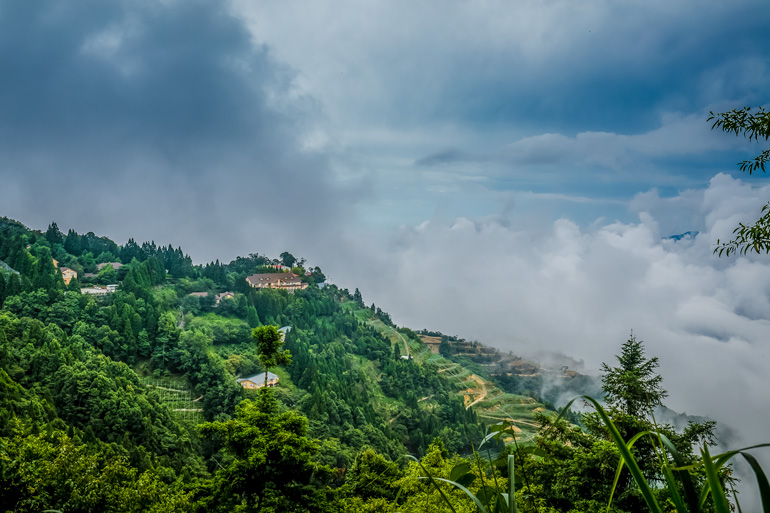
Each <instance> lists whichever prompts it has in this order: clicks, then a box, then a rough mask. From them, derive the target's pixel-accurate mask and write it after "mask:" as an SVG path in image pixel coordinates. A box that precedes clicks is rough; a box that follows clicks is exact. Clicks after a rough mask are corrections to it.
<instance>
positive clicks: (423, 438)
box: [0, 219, 613, 511]
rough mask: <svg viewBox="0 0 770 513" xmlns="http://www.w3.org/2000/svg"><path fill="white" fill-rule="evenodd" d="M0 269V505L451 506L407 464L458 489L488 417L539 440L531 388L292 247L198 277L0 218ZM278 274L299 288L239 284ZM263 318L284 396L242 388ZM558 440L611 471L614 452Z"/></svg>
mask: <svg viewBox="0 0 770 513" xmlns="http://www.w3.org/2000/svg"><path fill="white" fill-rule="evenodd" d="M0 260H2V261H4V262H5V263H6V264H8V266H9V267H10V269H11V270H8V269H6V268H5V267H3V268H2V269H0V308H1V309H0V492H2V493H1V495H2V499H0V502H1V504H0V506H1V507H2V508H3V509H4V510H13V511H40V510H43V509H50V508H56V509H60V510H62V511H183V510H190V511H232V510H243V511H251V510H255V511H256V510H264V511H288V510H296V511H307V510H314V511H362V510H364V509H367V508H368V510H370V511H382V510H388V509H392V508H396V507H397V508H398V509H399V510H401V511H413V510H418V511H419V510H424V508H425V507H426V505H428V504H431V505H432V507H434V508H436V509H437V510H441V508H443V507H444V506H442V505H441V503H440V501H437V500H436V497H435V493H433V491H432V490H430V489H429V488H427V487H426V486H424V485H423V484H420V483H419V480H416V481H415V478H416V477H417V474H418V473H419V472H420V470H419V468H418V467H416V466H414V465H411V464H410V465H408V466H404V461H405V460H403V458H402V457H403V455H405V454H408V453H411V454H415V455H417V456H424V459H423V463H424V464H425V465H426V466H427V467H428V468H432V469H433V470H435V471H436V472H439V473H442V472H443V473H447V477H448V472H449V469H450V468H451V467H452V466H453V464H454V463H453V462H456V461H457V458H458V456H456V454H457V453H460V454H468V453H469V452H470V451H471V450H472V448H473V447H474V446H478V444H479V442H480V441H481V439H482V437H483V435H484V430H485V427H484V424H490V423H493V422H497V421H500V420H505V419H513V420H517V421H519V423H520V424H519V426H520V427H519V428H517V429H519V430H520V432H521V431H522V430H523V431H524V434H526V435H527V436H526V437H522V441H529V442H534V441H535V439H536V436H537V432H538V429H539V427H541V426H543V425H547V424H548V422H549V420H548V418H547V417H545V416H543V415H542V414H541V412H542V411H543V410H544V408H543V407H542V405H540V404H539V403H538V402H537V400H535V399H533V398H532V397H526V396H523V395H518V394H516V393H510V392H522V391H525V390H526V388H527V387H526V386H523V385H522V382H518V381H515V380H512V379H513V378H511V379H508V380H507V381H506V380H505V379H502V380H495V378H493V376H492V374H491V373H490V372H489V371H488V370H486V369H484V368H482V367H474V366H473V362H467V361H464V360H462V359H458V358H453V359H450V358H452V356H451V355H450V356H449V357H445V356H444V355H442V354H435V353H432V352H431V351H430V350H429V349H428V347H427V346H426V345H425V344H424V343H423V341H422V340H421V339H420V337H419V336H418V335H417V334H416V333H414V332H412V331H411V330H409V329H406V328H398V327H396V326H395V325H393V323H392V321H391V320H390V317H389V316H388V315H387V313H385V312H383V311H382V310H380V309H378V308H376V307H375V306H374V305H371V307H367V306H365V305H364V303H363V299H362V297H361V294H360V292H359V291H358V290H356V292H355V293H353V294H351V293H349V291H347V290H344V289H339V288H337V287H336V286H334V285H333V284H325V283H324V275H323V272H322V271H321V269H319V268H317V267H315V268H309V267H308V268H307V269H306V268H305V264H306V262H305V261H304V260H302V259H299V260H298V259H296V258H295V257H294V256H293V255H291V254H289V253H283V254H282V255H281V258H280V259H270V258H267V257H265V256H261V255H259V254H251V255H249V256H248V257H238V258H236V259H235V260H234V261H232V262H230V263H229V264H221V263H220V262H218V261H217V262H212V263H209V264H207V265H204V266H196V265H193V263H192V260H191V259H190V257H189V256H188V255H186V254H185V253H184V252H183V251H182V250H181V248H176V249H174V248H173V247H172V246H170V245H169V246H166V247H163V246H157V245H156V244H155V243H154V242H149V243H148V242H145V243H143V244H141V245H140V244H137V243H136V242H135V241H134V240H133V239H130V240H129V241H128V243H126V244H125V245H123V246H120V245H118V244H116V243H114V242H113V241H111V240H109V239H108V238H105V237H98V236H96V235H94V234H93V233H90V232H89V233H88V234H85V235H81V234H78V233H76V232H74V231H72V230H70V231H69V232H68V233H67V234H66V235H65V234H63V233H61V232H60V231H59V229H58V227H57V226H56V224H55V223H52V225H51V226H49V228H48V230H47V231H46V232H37V231H34V230H29V229H27V228H26V227H24V226H23V225H21V224H20V223H18V222H15V221H12V220H8V219H0ZM100 264H106V265H100ZM276 267H278V268H287V269H286V270H288V269H290V270H291V272H294V273H296V274H297V275H299V276H301V279H302V281H303V282H304V283H305V284H307V288H305V289H301V290H295V291H293V292H292V293H290V292H288V291H287V290H280V289H269V288H265V289H259V290H258V289H254V288H252V287H251V286H249V284H248V283H247V281H246V277H247V276H248V275H251V274H252V273H261V272H265V273H268V272H275V271H276V270H277V269H276ZM64 268H66V269H69V270H71V271H72V272H74V273H76V274H77V276H76V277H72V278H71V279H69V280H68V281H69V283H67V284H65V278H64V275H63V270H64ZM14 271H15V272H14ZM118 283H119V286H118V287H117V290H115V291H114V292H112V291H110V292H109V293H108V292H107V289H106V288H105V289H93V288H90V287H88V286H87V285H89V284H92V285H93V284H101V285H105V286H106V285H110V284H118ZM319 285H320V286H319ZM96 292H98V294H97V293H96ZM226 292H230V293H231V294H225V293H226ZM263 325H273V326H276V327H278V326H287V327H290V328H291V329H289V330H286V334H285V343H284V348H285V349H287V350H288V351H289V352H290V353H291V362H290V363H289V364H288V365H286V366H284V367H281V368H278V367H274V368H271V369H269V370H270V371H271V372H274V373H276V374H277V375H278V377H279V383H278V386H277V387H275V388H274V389H271V390H269V391H267V390H264V389H263V390H247V389H244V388H243V387H242V386H241V385H240V384H239V383H238V382H237V381H236V378H239V377H240V378H244V377H249V376H252V375H255V374H258V373H260V372H262V371H264V370H266V369H265V368H264V366H263V365H261V364H260V355H259V354H258V351H257V347H256V345H255V343H254V340H253V339H252V337H251V331H252V329H253V328H257V327H259V326H263ZM475 385H478V387H477V388H474V386H475ZM479 389H480V390H479ZM471 405H472V406H471ZM563 429H566V428H563ZM562 436H563V437H564V438H563V440H564V441H566V443H567V444H568V445H567V446H565V447H569V448H570V449H569V451H572V452H575V451H579V450H583V449H581V447H583V445H584V444H586V443H587V445H585V447H586V448H590V451H593V452H596V451H599V453H597V454H595V455H594V456H592V457H595V458H598V459H597V460H596V463H597V464H599V467H597V472H601V473H608V475H609V474H611V468H610V467H611V465H606V464H605V463H600V462H602V461H603V459H602V458H604V459H609V460H612V458H613V455H612V451H611V450H610V449H609V448H607V447H601V446H595V445H594V444H595V442H594V441H590V442H586V441H584V440H582V439H581V438H580V437H579V436H577V435H575V434H571V432H570V431H569V429H566V430H565V431H562ZM538 443H540V442H538ZM551 443H554V442H551ZM565 447H562V449H560V450H562V451H563V450H566V449H565ZM600 447H601V448H600ZM501 448H502V446H501V445H498V446H495V452H497V450H499V449H501ZM586 450H588V449H586ZM593 452H592V454H593ZM598 454H601V457H599V455H598ZM394 462H398V464H396V463H394ZM532 464H533V465H536V462H533V463H532ZM565 464H566V463H565ZM493 472H494V471H493ZM497 472H500V473H501V474H500V477H501V479H502V478H505V477H506V475H504V471H503V470H499V471H497ZM554 472H555V471H554V470H553V468H552V469H551V470H549V471H545V474H544V475H549V476H552V474H554ZM413 481H414V482H413ZM605 488H606V486H605ZM399 490H401V492H400V491H399ZM402 492H403V495H402ZM605 492H606V490H604V489H603V491H602V492H601V493H605ZM529 493H535V488H531V490H530V492H529ZM578 499H579V497H578V498H575V497H572V498H571V499H569V500H567V499H563V498H562V499H559V500H560V501H561V502H562V503H564V504H567V503H568V502H569V501H572V502H569V503H574V502H575V501H576V500H578ZM452 500H453V501H455V502H457V504H456V505H455V506H456V507H461V505H462V504H464V503H463V502H462V501H461V498H460V497H454V498H453V499H452ZM580 500H583V499H580ZM565 501H566V502H565ZM564 504H563V505H564ZM462 507H464V506H462ZM565 507H566V506H565ZM421 508H422V509H421ZM549 511H551V510H549ZM553 511H561V509H553ZM564 511H567V510H566V509H565V510H564Z"/></svg>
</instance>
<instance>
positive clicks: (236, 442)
mask: <svg viewBox="0 0 770 513" xmlns="http://www.w3.org/2000/svg"><path fill="white" fill-rule="evenodd" d="M265 390H266V393H264V394H260V396H259V397H258V399H257V401H256V402H255V401H243V402H242V403H241V404H240V405H239V406H238V408H237V416H236V418H235V419H233V420H229V421H226V422H213V423H209V424H204V425H202V426H201V428H200V430H201V432H202V433H203V434H204V435H208V436H210V437H214V438H216V439H218V440H219V441H220V442H221V443H222V445H223V446H224V448H225V450H226V451H227V452H228V453H229V454H230V455H231V456H232V458H230V459H229V463H227V464H226V465H227V466H222V465H221V464H220V465H219V467H220V468H219V470H218V471H217V473H216V476H215V478H214V487H215V491H214V497H213V498H212V499H213V502H214V503H213V504H207V506H208V507H209V510H211V509H214V507H216V506H219V508H217V511H232V510H234V509H235V510H238V511H298V510H305V511H307V507H306V505H307V504H308V502H309V501H308V499H309V497H308V496H309V495H310V494H311V493H312V489H311V488H309V487H308V486H307V485H308V484H309V483H310V479H311V477H312V476H313V473H314V467H318V466H317V465H313V463H312V456H313V454H315V452H316V451H317V450H318V443H317V441H315V440H311V439H309V438H308V437H307V436H306V435H307V426H308V422H307V419H306V418H305V417H303V416H302V415H300V414H299V413H297V412H296V411H294V410H289V411H286V412H283V413H280V411H279V408H278V403H277V401H276V399H275V398H274V397H273V395H272V393H271V392H272V390H269V389H265ZM242 505H245V506H246V509H240V508H238V506H242ZM222 506H224V507H222Z"/></svg>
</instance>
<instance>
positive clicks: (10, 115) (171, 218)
mask: <svg viewBox="0 0 770 513" xmlns="http://www.w3.org/2000/svg"><path fill="white" fill-rule="evenodd" d="M0 76H2V77H3V79H2V80H0V166H1V167H0V179H2V181H3V183H4V187H3V188H2V190H0V204H2V205H3V215H9V216H14V217H17V218H20V219H21V220H22V221H25V222H27V223H28V224H30V225H32V226H35V227H43V228H44V227H45V225H46V224H47V223H48V222H50V221H51V220H56V221H58V223H59V225H60V226H63V227H74V228H76V229H78V230H80V231H88V230H95V231H102V232H104V233H107V234H109V235H112V236H114V237H116V239H117V240H118V242H124V241H125V238H127V237H129V236H134V237H137V238H140V239H145V238H146V239H149V238H156V239H159V240H158V242H162V243H165V242H167V241H168V242H174V243H175V244H182V245H183V246H184V247H185V249H187V250H188V251H191V252H192V253H193V255H194V256H197V257H199V258H214V257H225V256H227V257H232V256H235V252H240V253H247V252H249V251H257V250H259V251H262V252H267V251H277V250H278V248H282V247H288V246H287V245H290V244H292V243H293V242H295V241H296V240H307V239H308V238H312V234H313V233H315V230H314V228H317V227H318V226H322V225H323V224H324V223H329V222H332V220H333V219H334V218H335V216H336V213H337V210H338V207H337V206H336V205H338V204H343V203H345V202H343V201H340V199H341V198H340V196H339V194H340V192H339V191H338V190H337V189H336V188H335V187H334V186H333V185H331V181H332V180H331V176H330V171H329V167H328V165H327V162H326V159H325V158H324V156H323V155H321V154H319V153H314V152H312V151H306V150H305V149H303V148H304V143H303V138H304V137H306V135H307V134H308V133H310V132H311V131H312V129H313V123H314V121H315V119H316V117H317V116H316V110H317V108H316V105H315V103H314V101H313V100H312V99H310V98H307V97H302V96H300V95H295V94H293V92H292V81H293V79H294V75H293V72H292V71H291V70H290V69H289V68H288V67H286V66H283V65H282V64H280V63H278V62H276V61H275V60H274V59H273V58H272V57H271V55H270V51H269V49H268V48H267V47H265V46H255V45H254V44H252V41H251V36H250V34H249V32H248V31H247V30H246V29H245V28H244V27H243V25H242V23H241V22H240V21H239V20H238V19H237V18H235V17H233V16H231V15H230V14H229V13H228V12H227V11H226V10H225V9H224V8H223V7H222V5H221V4H220V3H216V2H203V1H184V2H175V1H171V2H150V1H136V2H135V1H131V2H97V1H81V2H72V3H68V4H67V5H66V8H65V7H64V6H63V5H62V4H61V3H59V2H53V1H50V2H25V1H11V2H5V3H3V4H2V7H0ZM300 207H301V208H300ZM246 227H248V229H247V228H246ZM290 228H291V229H290ZM266 239H267V240H269V241H270V242H269V243H265V240H266ZM257 240H259V241H261V244H257V242H256V241H257ZM281 244H283V246H281ZM223 252H224V253H226V255H223V254H222V253H223Z"/></svg>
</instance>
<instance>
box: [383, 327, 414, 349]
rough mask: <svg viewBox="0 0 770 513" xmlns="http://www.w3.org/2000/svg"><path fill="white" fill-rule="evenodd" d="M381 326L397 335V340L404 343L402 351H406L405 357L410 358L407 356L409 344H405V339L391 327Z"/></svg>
mask: <svg viewBox="0 0 770 513" xmlns="http://www.w3.org/2000/svg"><path fill="white" fill-rule="evenodd" d="M383 326H385V327H386V328H387V329H389V330H390V331H392V332H393V333H395V334H396V335H398V338H400V339H401V342H403V343H404V349H406V356H407V357H409V358H411V356H410V355H409V344H407V343H406V339H405V338H404V336H403V335H402V334H401V333H399V332H398V331H397V330H394V329H393V328H392V327H391V326H388V325H387V324H385V323H383Z"/></svg>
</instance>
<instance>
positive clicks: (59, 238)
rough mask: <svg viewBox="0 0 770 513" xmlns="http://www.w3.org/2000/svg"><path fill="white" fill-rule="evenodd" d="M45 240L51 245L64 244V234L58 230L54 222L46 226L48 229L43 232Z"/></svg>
mask: <svg viewBox="0 0 770 513" xmlns="http://www.w3.org/2000/svg"><path fill="white" fill-rule="evenodd" d="M45 240H47V241H48V242H50V243H51V244H61V243H62V242H64V234H63V233H62V232H61V230H59V227H58V226H57V225H56V223H55V222H53V223H51V224H49V225H48V229H47V230H46V231H45Z"/></svg>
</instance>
